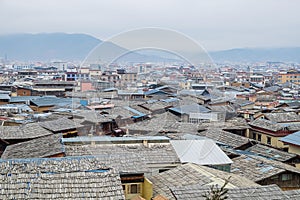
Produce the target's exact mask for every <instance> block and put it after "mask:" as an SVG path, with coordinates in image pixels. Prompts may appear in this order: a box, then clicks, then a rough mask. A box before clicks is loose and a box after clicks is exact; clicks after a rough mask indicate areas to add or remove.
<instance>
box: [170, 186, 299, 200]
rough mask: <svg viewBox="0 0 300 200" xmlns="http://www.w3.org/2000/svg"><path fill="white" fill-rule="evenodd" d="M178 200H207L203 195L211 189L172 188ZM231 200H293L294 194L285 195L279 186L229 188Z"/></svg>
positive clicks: (228, 195)
mask: <svg viewBox="0 0 300 200" xmlns="http://www.w3.org/2000/svg"><path fill="white" fill-rule="evenodd" d="M171 190H172V193H173V194H174V196H175V197H176V199H177V200H202V199H203V200H205V199H206V198H205V197H203V195H205V194H207V193H208V192H209V191H210V188H209V187H207V186H205V187H203V186H201V185H189V186H184V187H174V188H171ZM226 196H227V197H228V198H227V199H229V200H241V199H243V200H279V199H291V198H293V194H289V193H285V192H284V191H282V190H281V189H280V188H279V187H278V186H277V185H268V186H257V187H246V188H229V189H228V192H227V195H226Z"/></svg>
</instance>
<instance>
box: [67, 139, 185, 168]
mask: <svg viewBox="0 0 300 200" xmlns="http://www.w3.org/2000/svg"><path fill="white" fill-rule="evenodd" d="M65 150H66V155H67V156H81V155H97V156H99V157H101V156H104V157H109V158H108V159H107V161H108V162H109V163H112V164H113V165H112V166H113V167H114V168H116V169H119V170H120V171H121V169H122V170H124V169H127V170H136V171H141V170H142V171H145V170H146V171H147V170H148V168H147V167H146V165H151V164H170V163H180V161H179V158H178V157H177V154H176V152H175V151H174V149H173V147H172V146H171V145H170V144H165V145H160V144H151V145H149V147H145V146H144V145H143V144H135V145H117V144H115V145H114V144H107V145H103V144H99V145H98V144H95V145H65ZM130 160H131V161H130ZM129 161H130V162H129ZM104 163H106V162H104Z"/></svg>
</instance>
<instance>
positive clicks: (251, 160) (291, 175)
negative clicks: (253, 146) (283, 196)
mask: <svg viewBox="0 0 300 200" xmlns="http://www.w3.org/2000/svg"><path fill="white" fill-rule="evenodd" d="M232 161H233V163H232V165H231V172H232V173H233V174H237V175H240V176H243V177H245V178H248V179H250V180H253V181H255V182H256V183H258V184H260V185H272V184H276V185H278V186H279V187H280V188H281V189H283V190H291V189H299V188H300V169H297V168H296V167H293V166H290V165H288V164H285V163H282V162H279V161H275V160H270V159H266V158H263V157H260V156H250V155H247V156H246V155H242V156H239V157H236V158H233V159H232Z"/></svg>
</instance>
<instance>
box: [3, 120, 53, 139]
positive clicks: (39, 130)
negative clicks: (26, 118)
mask: <svg viewBox="0 0 300 200" xmlns="http://www.w3.org/2000/svg"><path fill="white" fill-rule="evenodd" d="M52 134H53V133H52V132H50V131H48V130H46V129H44V128H43V127H41V126H40V125H39V123H28V124H25V125H21V126H0V138H1V139H4V140H12V139H33V138H38V137H42V136H47V135H52Z"/></svg>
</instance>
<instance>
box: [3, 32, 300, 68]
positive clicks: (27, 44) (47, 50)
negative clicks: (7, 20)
mask: <svg viewBox="0 0 300 200" xmlns="http://www.w3.org/2000/svg"><path fill="white" fill-rule="evenodd" d="M101 42H102V40H100V39H98V38H95V37H93V36H91V35H88V34H81V33H61V32H57V33H36V34H30V33H19V34H8V35H0V57H3V58H5V57H7V58H8V60H20V61H49V60H53V59H58V60H68V61H70V60H79V61H82V60H83V59H84V58H85V57H86V56H87V55H88V54H89V52H91V50H93V49H94V48H95V47H96V46H97V45H99V44H101ZM115 48H122V47H117V46H116V47H115ZM208 53H209V54H210V56H211V58H212V59H213V61H215V62H226V61H228V62H263V61H279V62H299V63H300V47H280V48H233V49H228V50H220V51H211V52H208ZM127 59H129V60H132V61H137V62H139V61H145V62H149V61H152V60H153V61H163V60H168V61H172V60H174V61H176V60H175V59H173V58H172V59H170V58H166V57H165V55H164V54H156V55H151V54H150V55H144V54H140V53H132V55H130V56H129V57H128V58H127ZM125 60H126V59H125Z"/></svg>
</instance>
